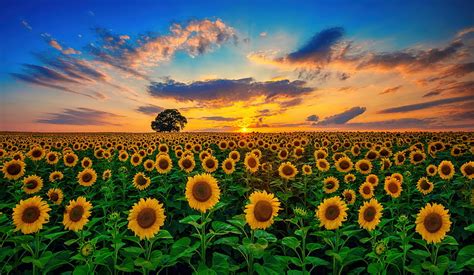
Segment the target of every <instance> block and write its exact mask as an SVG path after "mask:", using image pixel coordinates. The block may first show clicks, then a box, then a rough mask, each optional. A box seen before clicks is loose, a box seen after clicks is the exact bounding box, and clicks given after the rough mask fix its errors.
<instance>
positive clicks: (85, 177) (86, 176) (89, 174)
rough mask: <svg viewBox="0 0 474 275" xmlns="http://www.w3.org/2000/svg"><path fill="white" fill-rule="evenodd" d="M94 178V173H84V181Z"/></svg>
mask: <svg viewBox="0 0 474 275" xmlns="http://www.w3.org/2000/svg"><path fill="white" fill-rule="evenodd" d="M91 180H92V175H91V173H85V174H84V175H82V181H83V182H89V181H91Z"/></svg>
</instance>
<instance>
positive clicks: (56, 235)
mask: <svg viewBox="0 0 474 275" xmlns="http://www.w3.org/2000/svg"><path fill="white" fill-rule="evenodd" d="M66 233H68V232H67V231H62V232H56V233H51V234H46V235H44V236H43V237H44V238H46V239H48V240H52V239H56V238H59V237H61V236H62V235H64V234H66Z"/></svg>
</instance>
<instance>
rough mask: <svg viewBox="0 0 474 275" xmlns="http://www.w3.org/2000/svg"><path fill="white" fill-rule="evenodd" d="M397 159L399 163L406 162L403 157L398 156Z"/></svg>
mask: <svg viewBox="0 0 474 275" xmlns="http://www.w3.org/2000/svg"><path fill="white" fill-rule="evenodd" d="M397 159H398V161H399V162H403V161H404V160H405V157H404V156H402V155H398V157H397Z"/></svg>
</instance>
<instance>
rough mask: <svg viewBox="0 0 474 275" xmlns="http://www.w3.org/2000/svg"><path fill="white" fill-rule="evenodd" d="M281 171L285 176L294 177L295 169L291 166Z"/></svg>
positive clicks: (284, 167)
mask: <svg viewBox="0 0 474 275" xmlns="http://www.w3.org/2000/svg"><path fill="white" fill-rule="evenodd" d="M281 170H282V172H283V174H284V175H285V176H291V175H293V168H292V167H291V166H289V165H285V166H283V169H281Z"/></svg>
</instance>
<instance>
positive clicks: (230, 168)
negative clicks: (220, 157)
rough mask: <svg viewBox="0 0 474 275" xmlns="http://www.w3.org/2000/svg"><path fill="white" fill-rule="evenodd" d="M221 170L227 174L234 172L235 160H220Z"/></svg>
mask: <svg viewBox="0 0 474 275" xmlns="http://www.w3.org/2000/svg"><path fill="white" fill-rule="evenodd" d="M222 170H223V171H224V173H226V174H227V175H230V174H232V173H234V171H235V162H234V160H232V159H231V158H226V159H225V160H224V161H223V162H222Z"/></svg>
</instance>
